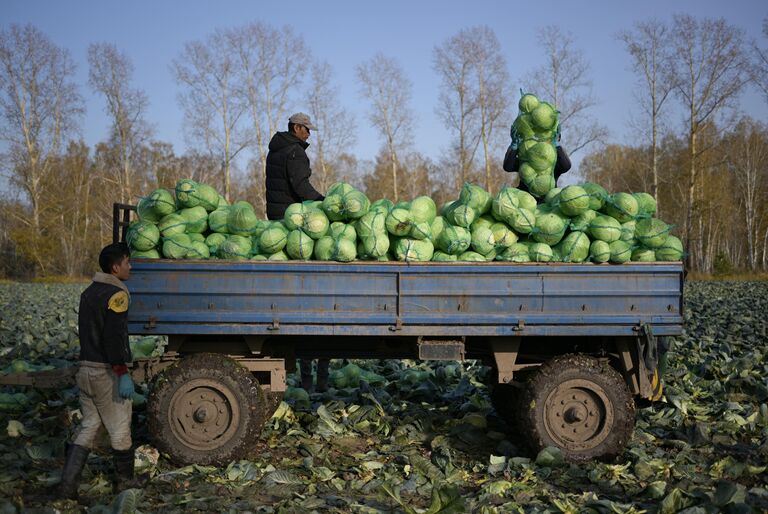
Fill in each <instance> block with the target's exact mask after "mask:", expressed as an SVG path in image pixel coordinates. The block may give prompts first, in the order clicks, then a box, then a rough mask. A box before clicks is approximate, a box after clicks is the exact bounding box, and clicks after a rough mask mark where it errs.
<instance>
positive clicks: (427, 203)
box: [411, 196, 437, 224]
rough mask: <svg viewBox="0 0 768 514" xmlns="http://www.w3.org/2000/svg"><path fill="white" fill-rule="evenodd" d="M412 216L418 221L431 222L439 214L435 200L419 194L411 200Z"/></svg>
mask: <svg viewBox="0 0 768 514" xmlns="http://www.w3.org/2000/svg"><path fill="white" fill-rule="evenodd" d="M411 216H413V221H415V222H416V223H421V222H426V223H429V224H431V223H432V221H433V220H434V219H435V216H437V206H436V205H435V201H434V200H432V199H431V198H430V197H428V196H419V197H417V198H415V199H414V200H413V201H412V202H411Z"/></svg>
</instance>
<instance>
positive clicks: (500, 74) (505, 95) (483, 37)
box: [470, 26, 512, 192]
mask: <svg viewBox="0 0 768 514" xmlns="http://www.w3.org/2000/svg"><path fill="white" fill-rule="evenodd" d="M470 33H471V34H472V39H471V41H472V47H473V50H474V51H473V52H472V53H473V54H474V55H475V59H474V62H473V68H474V70H475V74H476V76H477V105H478V108H479V111H480V139H481V141H482V145H483V158H484V162H485V188H486V189H487V190H488V191H491V190H492V184H493V180H492V174H491V169H492V161H493V159H492V158H491V152H490V146H491V144H492V142H493V140H494V137H496V136H498V132H497V131H496V128H497V127H498V123H499V121H500V119H501V118H502V116H503V115H504V114H506V113H507V112H508V111H509V98H510V97H511V96H512V95H511V93H510V92H509V90H508V87H509V86H508V84H509V83H510V80H509V72H508V71H507V62H506V60H505V59H504V56H503V54H502V53H501V45H499V40H498V39H497V38H496V34H495V33H494V32H493V30H491V29H490V28H489V27H487V26H485V27H475V28H473V29H471V31H470ZM491 192H492V191H491Z"/></svg>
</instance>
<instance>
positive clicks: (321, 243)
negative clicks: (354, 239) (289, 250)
mask: <svg viewBox="0 0 768 514" xmlns="http://www.w3.org/2000/svg"><path fill="white" fill-rule="evenodd" d="M335 245H336V240H335V239H334V238H332V237H331V236H323V237H321V238H320V239H318V240H317V241H315V248H314V250H315V259H317V260H318V261H330V260H333V259H332V257H333V250H334V247H335Z"/></svg>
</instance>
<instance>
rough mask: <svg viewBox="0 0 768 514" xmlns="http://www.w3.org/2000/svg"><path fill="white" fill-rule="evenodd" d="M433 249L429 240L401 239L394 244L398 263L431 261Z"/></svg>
mask: <svg viewBox="0 0 768 514" xmlns="http://www.w3.org/2000/svg"><path fill="white" fill-rule="evenodd" d="M434 251H435V247H434V246H433V245H432V242H431V241H429V240H423V241H420V240H418V239H410V238H406V237H404V238H401V239H398V241H397V243H395V256H396V257H397V260H399V261H406V262H409V261H417V262H426V261H429V260H431V259H432V255H433V254H434Z"/></svg>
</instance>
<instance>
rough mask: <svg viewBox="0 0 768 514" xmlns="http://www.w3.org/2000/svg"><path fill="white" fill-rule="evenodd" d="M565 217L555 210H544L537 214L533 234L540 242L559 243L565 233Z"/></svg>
mask: <svg viewBox="0 0 768 514" xmlns="http://www.w3.org/2000/svg"><path fill="white" fill-rule="evenodd" d="M565 228H566V222H565V218H563V217H562V216H560V215H559V214H557V213H555V212H543V213H542V214H541V215H537V216H536V226H535V227H534V229H533V231H532V232H531V235H532V236H533V239H534V240H535V241H536V242H538V243H546V244H548V245H550V246H552V245H554V244H557V243H558V242H559V241H560V240H561V239H562V238H563V235H564V234H565Z"/></svg>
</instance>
